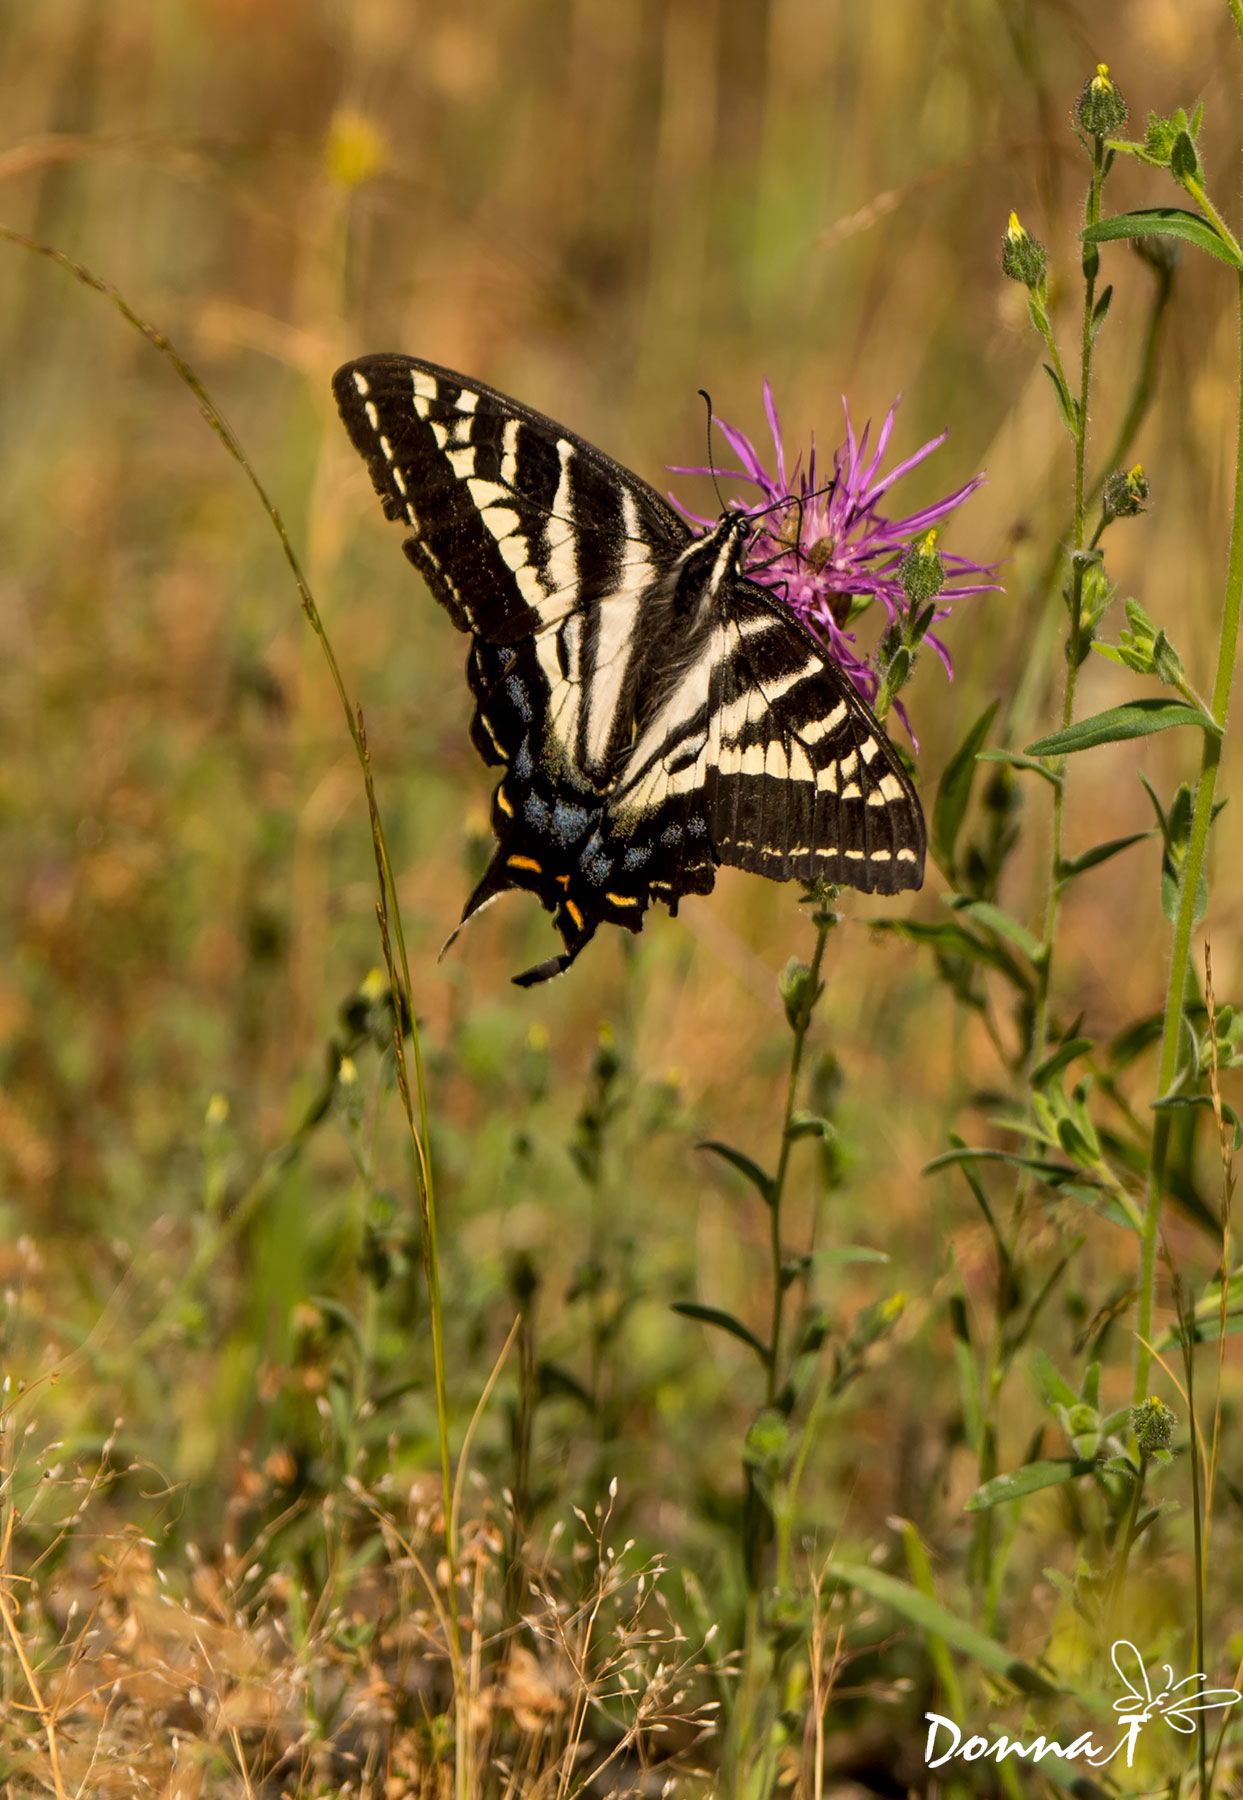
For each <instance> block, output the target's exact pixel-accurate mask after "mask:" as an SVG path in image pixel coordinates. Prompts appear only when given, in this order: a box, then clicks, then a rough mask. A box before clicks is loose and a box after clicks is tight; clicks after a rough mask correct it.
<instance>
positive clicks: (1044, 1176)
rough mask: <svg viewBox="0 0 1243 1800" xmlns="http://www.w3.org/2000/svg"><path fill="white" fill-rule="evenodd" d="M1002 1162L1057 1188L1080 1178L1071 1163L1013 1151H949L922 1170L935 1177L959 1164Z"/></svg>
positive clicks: (922, 1173)
mask: <svg viewBox="0 0 1243 1800" xmlns="http://www.w3.org/2000/svg"><path fill="white" fill-rule="evenodd" d="M973 1162H1002V1163H1009V1164H1010V1166H1011V1168H1015V1169H1025V1170H1026V1171H1027V1173H1028V1174H1029V1175H1039V1177H1040V1179H1041V1180H1042V1181H1046V1182H1048V1183H1049V1185H1050V1186H1051V1187H1056V1186H1057V1185H1058V1183H1059V1182H1062V1181H1070V1180H1072V1179H1074V1178H1075V1177H1077V1176H1078V1174H1079V1170H1078V1169H1076V1168H1075V1167H1074V1166H1073V1164H1070V1163H1057V1162H1052V1161H1050V1160H1048V1159H1047V1158H1045V1157H1040V1156H1019V1155H1018V1154H1017V1152H1016V1151H1013V1150H972V1149H966V1150H947V1151H945V1152H944V1153H943V1154H942V1155H941V1156H934V1157H933V1159H932V1161H931V1162H929V1163H925V1164H924V1166H923V1168H922V1169H921V1170H920V1174H921V1175H934V1174H935V1173H936V1171H937V1170H938V1169H949V1168H953V1167H955V1166H956V1165H957V1164H959V1163H964V1164H965V1163H973Z"/></svg>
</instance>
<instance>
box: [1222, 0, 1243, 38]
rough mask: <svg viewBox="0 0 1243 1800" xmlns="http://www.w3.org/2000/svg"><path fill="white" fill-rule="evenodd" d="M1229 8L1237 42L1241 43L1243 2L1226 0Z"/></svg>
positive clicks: (1242, 34) (1242, 35)
mask: <svg viewBox="0 0 1243 1800" xmlns="http://www.w3.org/2000/svg"><path fill="white" fill-rule="evenodd" d="M1226 4H1227V6H1228V7H1229V8H1230V17H1231V18H1232V19H1233V20H1234V28H1235V30H1236V31H1237V32H1238V34H1239V42H1240V43H1241V44H1243V4H1241V0H1226Z"/></svg>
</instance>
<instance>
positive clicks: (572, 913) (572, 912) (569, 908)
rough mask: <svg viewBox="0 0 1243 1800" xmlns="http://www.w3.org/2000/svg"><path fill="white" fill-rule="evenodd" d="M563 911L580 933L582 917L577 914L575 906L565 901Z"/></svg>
mask: <svg viewBox="0 0 1243 1800" xmlns="http://www.w3.org/2000/svg"><path fill="white" fill-rule="evenodd" d="M565 910H566V911H567V912H568V913H569V915H570V917H571V918H572V919H573V921H574V923H575V925H576V926H577V927H578V929H579V930H580V931H581V930H582V929H583V915H582V913H580V912H579V910H578V908H577V906H575V904H574V902H573V901H572V900H567V901H566V903H565Z"/></svg>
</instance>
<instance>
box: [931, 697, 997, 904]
mask: <svg viewBox="0 0 1243 1800" xmlns="http://www.w3.org/2000/svg"><path fill="white" fill-rule="evenodd" d="M996 712H997V702H996V700H994V701H993V704H992V705H991V706H987V707H985V709H984V711H983V712H982V713H981V714H980V716H979V718H978V719H977V720H976V722H975V724H974V725H973V726H972V727H971V729H970V731H968V733H967V735H966V737H965V738H964V739H963V741H962V743H961V744H960V745H959V746H958V748H957V750H955V752H954V754H953V756H951V757H950V759H949V761H948V762H947V763H946V765H945V769H944V772H943V774H942V776H941V779H940V781H939V782H938V783H937V797H936V800H935V802H934V804H933V808H932V854H933V857H934V859H935V861H936V862H937V863H938V864H939V865H940V867H941V868H942V869H944V870H946V871H947V872H948V871H949V870H950V869H952V868H953V866H954V845H955V844H956V843H957V841H958V833H959V832H960V831H961V830H962V822H963V820H964V819H965V818H966V816H967V803H968V801H969V800H970V798H971V784H972V782H973V781H974V780H975V763H976V757H977V756H978V755H979V752H980V750H981V748H982V746H983V744H984V740H985V738H986V737H987V736H988V731H989V727H990V725H991V724H992V722H993V718H994V716H995V714H996Z"/></svg>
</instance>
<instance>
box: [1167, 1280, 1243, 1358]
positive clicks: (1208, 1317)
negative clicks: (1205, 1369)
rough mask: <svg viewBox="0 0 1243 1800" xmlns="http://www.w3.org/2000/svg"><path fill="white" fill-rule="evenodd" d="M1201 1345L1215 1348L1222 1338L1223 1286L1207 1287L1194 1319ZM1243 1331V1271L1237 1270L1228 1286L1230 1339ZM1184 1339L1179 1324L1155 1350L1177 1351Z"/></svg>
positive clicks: (1196, 1335)
mask: <svg viewBox="0 0 1243 1800" xmlns="http://www.w3.org/2000/svg"><path fill="white" fill-rule="evenodd" d="M1191 1324H1192V1330H1193V1331H1194V1333H1195V1342H1196V1343H1197V1344H1214V1343H1216V1342H1217V1340H1218V1338H1219V1337H1220V1336H1221V1283H1220V1282H1219V1281H1215V1282H1213V1284H1212V1286H1211V1287H1206V1288H1205V1290H1204V1292H1203V1293H1202V1294H1201V1296H1200V1298H1199V1300H1198V1301H1197V1302H1196V1307H1195V1311H1194V1312H1193V1313H1192V1315H1191ZM1238 1331H1243V1269H1236V1270H1235V1271H1234V1273H1233V1274H1232V1275H1231V1276H1230V1277H1229V1279H1228V1280H1227V1282H1226V1336H1227V1337H1233V1336H1234V1335H1235V1333H1236V1332H1238ZM1181 1341H1182V1340H1181V1338H1180V1335H1179V1328H1178V1325H1177V1323H1175V1324H1173V1325H1171V1326H1169V1327H1168V1329H1167V1330H1165V1331H1163V1332H1162V1334H1161V1336H1160V1337H1159V1338H1158V1339H1157V1342H1156V1346H1155V1348H1156V1349H1157V1350H1159V1351H1161V1352H1162V1353H1164V1352H1165V1351H1167V1350H1177V1349H1178V1347H1179V1345H1180V1343H1181Z"/></svg>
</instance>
